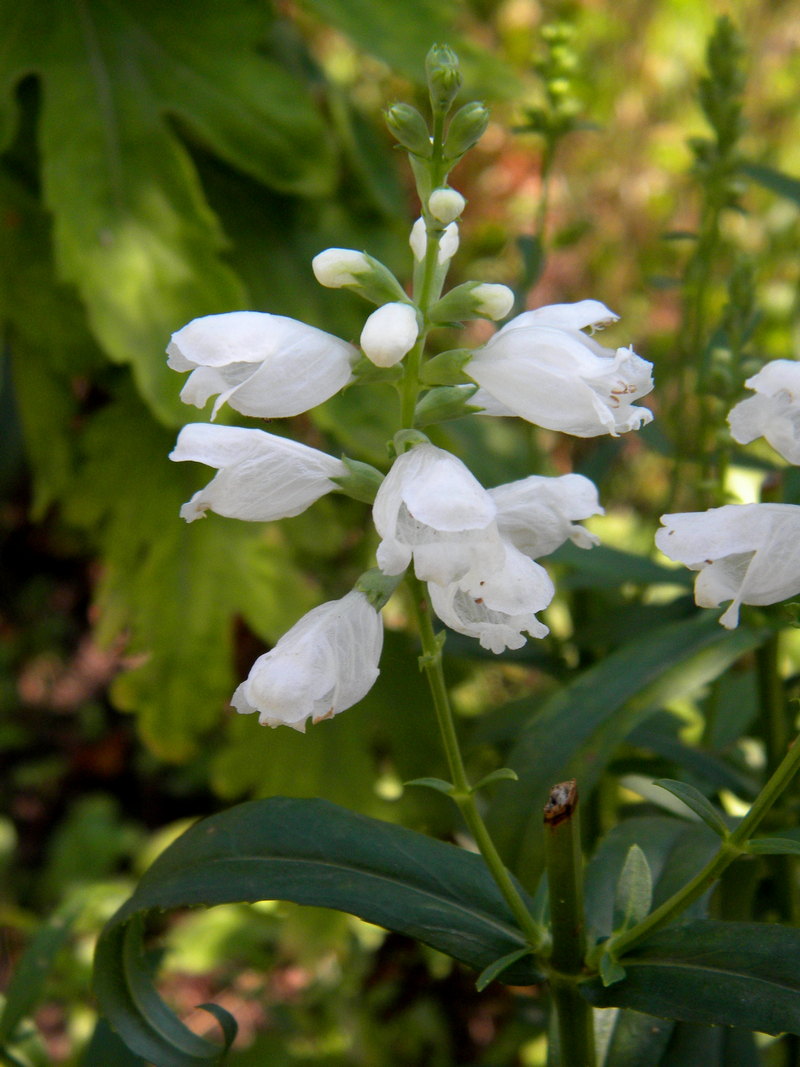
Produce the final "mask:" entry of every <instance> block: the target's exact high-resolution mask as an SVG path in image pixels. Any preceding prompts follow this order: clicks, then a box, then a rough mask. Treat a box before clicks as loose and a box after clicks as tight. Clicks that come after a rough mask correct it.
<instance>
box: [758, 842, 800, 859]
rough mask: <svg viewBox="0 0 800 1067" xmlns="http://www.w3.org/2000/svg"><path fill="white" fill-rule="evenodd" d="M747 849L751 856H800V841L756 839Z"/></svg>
mask: <svg viewBox="0 0 800 1067" xmlns="http://www.w3.org/2000/svg"><path fill="white" fill-rule="evenodd" d="M745 847H746V849H747V851H748V852H749V853H750V855H751V856H800V841H795V840H794V838H791V837H754V838H753V839H752V841H748V842H747V845H746V846H745Z"/></svg>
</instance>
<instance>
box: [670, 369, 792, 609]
mask: <svg viewBox="0 0 800 1067" xmlns="http://www.w3.org/2000/svg"><path fill="white" fill-rule="evenodd" d="M745 385H746V386H747V387H748V388H749V389H752V390H754V392H755V395H754V396H752V397H748V399H747V400H742V401H741V402H740V403H738V404H737V405H736V406H735V407H734V408H733V410H732V411H731V412H730V414H729V415H728V425H729V426H730V430H731V434H732V436H733V438H734V440H735V441H738V442H739V444H749V443H750V442H751V441H755V440H756V439H757V438H759V437H764V438H765V439H766V440H767V441H768V442H769V443H770V444H771V445H772V447H773V448H774V449H775V450H776V451H777V452H778V453H779V454H780V455H781V456H783V458H784V459H785V460H787V462H789V463H793V464H800V363H798V362H795V361H793V360H788V359H776V360H773V361H772V362H771V363H767V364H766V365H765V366H764V367H762V369H761V370H760V371H759V372H758V374H755V375H754V376H753V377H752V378H748V379H747V381H746V382H745ZM661 522H662V523H663V528H662V529H660V530H659V531H658V533H657V534H656V544H657V545H658V547H659V548H660V549H661V551H662V552H663V553H664V555H666V556H668V557H669V558H670V559H673V560H675V561H676V562H678V563H683V564H685V565H686V566H687V567H689V568H690V569H691V570H694V571H698V572H699V573H698V575H697V578H696V580H695V587H694V595H695V600H696V602H697V604H698V605H699V606H700V607H704V608H716V607H719V606H720V605H721V604H724V603H725V602H726V601H730V606H729V607H728V608H727V610H726V611H725V612H724V613H723V614H722V616H721V617H720V622H721V623H722V625H723V626H725V627H726V628H728V629H732V628H733V627H735V626H737V625H738V623H739V608H740V607H741V605H742V604H754V605H765V604H777V603H778V602H779V601H781V600H785V599H786V598H787V597H790V596H796V595H797V594H798V593H800V507H799V506H798V505H796V504H726V505H725V506H724V507H719V508H710V509H709V510H708V511H703V512H681V513H678V514H674V515H663V516H662V518H661Z"/></svg>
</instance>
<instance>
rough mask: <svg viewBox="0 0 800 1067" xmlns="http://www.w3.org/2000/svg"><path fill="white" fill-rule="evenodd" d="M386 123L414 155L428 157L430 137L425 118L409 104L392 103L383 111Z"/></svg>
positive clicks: (397, 138)
mask: <svg viewBox="0 0 800 1067" xmlns="http://www.w3.org/2000/svg"><path fill="white" fill-rule="evenodd" d="M384 117H385V119H386V125H387V126H388V127H389V130H390V131H391V133H392V135H393V136H394V137H395V138H396V140H398V141H399V142H400V144H401V145H402V146H403V148H407V149H408V151H409V152H413V154H414V155H415V156H421V157H422V158H423V159H429V158H430V154H431V137H430V132H429V130H428V126H427V123H426V122H425V119H424V118H423V117H422V115H420V113H419V111H417V109H416V108H415V107H412V106H411V105H410V104H403V103H400V104H392V106H391V107H390V108H389V109H388V110H387V111H386V113H385V116H384Z"/></svg>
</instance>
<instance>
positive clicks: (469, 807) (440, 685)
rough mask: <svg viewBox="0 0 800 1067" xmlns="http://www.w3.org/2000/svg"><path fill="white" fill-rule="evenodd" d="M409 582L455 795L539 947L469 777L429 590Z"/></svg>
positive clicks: (538, 930)
mask: <svg viewBox="0 0 800 1067" xmlns="http://www.w3.org/2000/svg"><path fill="white" fill-rule="evenodd" d="M406 583H407V585H408V586H409V589H410V592H411V602H412V606H413V611H414V614H415V616H416V620H417V626H418V628H419V635H420V640H421V643H422V656H421V657H420V665H421V667H422V669H423V670H424V671H425V674H426V677H427V679H428V685H429V686H430V690H431V695H432V697H433V704H434V708H435V709H436V718H437V721H438V723H439V731H440V733H441V737H442V744H443V746H444V750H445V755H446V756H447V763H448V766H449V768H450V777H451V779H452V784H453V786H454V791H453V793H452V794H451V795H452V797H453V800H454V801H455V802H456V804H457V805H458V808H459V811H460V812H461V815H462V817H463V819H464V822H465V823H466V824H467V828H468V829H469V832H470V833H471V834H472V837H473V840H474V841H475V844H476V845H477V847H478V851H479V852H480V854H481V856H482V857H483V860H484V862H485V863H486V866H487V867H488V868H489V872H490V874H491V876H492V878H493V879H494V881H495V883H496V884H497V887H498V889H499V890H500V892H501V893H502V894H503V897H504V898H505V901H506V903H507V904H508V906H509V908H510V909H511V912H512V914H513V915H514V918H515V919H516V920H517V923H518V925H519V928H520V930H522V932H523V933H524V934H525V937H526V939H527V941H528V944H529V945H530V946H531V948H532V949H538V948H539V947H540V946H541V945H542V943H543V942H544V940H545V931H544V930H543V929H542V927H541V926H540V925H539V923H537V922H536V920H535V919H534V918H533V916H532V915H531V914H530V912H529V911H528V909H527V907H526V906H525V903H524V902H523V900H522V897H521V896H520V893H519V891H518V889H517V887H516V886H515V884H514V881H513V879H512V878H511V875H510V874H509V873H508V870H507V869H506V866H505V864H504V863H503V861H502V859H501V858H500V854H499V853H498V851H497V848H496V846H495V843H494V841H493V840H492V838H491V835H490V834H489V831H488V829H487V827H486V823H485V822H484V821H483V818H482V817H481V814H480V812H479V811H478V806H477V804H476V803H475V796H474V794H473V792H472V788H471V786H470V783H469V779H468V778H467V772H466V769H465V767H464V760H463V758H462V756H461V749H460V747H459V744H458V736H457V734H456V729H455V722H454V721H453V712H452V709H451V707H450V698H449V695H448V692H447V685H446V683H445V680H444V671H443V669H442V642H441V640H440V639H439V638H438V637H437V635H436V634H435V633H434V629H433V623H432V621H431V608H430V602H429V600H428V593H427V590H426V589H425V586H424V585H423V583H422V582H420V581H419V579H418V578H415V577H413V576H411V575H407V576H406Z"/></svg>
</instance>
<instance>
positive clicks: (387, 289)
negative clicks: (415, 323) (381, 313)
mask: <svg viewBox="0 0 800 1067" xmlns="http://www.w3.org/2000/svg"><path fill="white" fill-rule="evenodd" d="M311 268H312V270H313V271H314V277H315V278H316V279H317V281H318V282H319V284H320V285H324V286H325V287H326V288H327V289H351V290H352V291H353V292H354V293H358V295H359V296H363V297H364V299H365V300H369V301H371V302H372V303H373V304H385V303H387V302H389V301H392V300H407V299H408V297H407V296H406V293H405V290H404V289H403V287H402V285H401V284H400V282H399V281H398V280H397V278H395V276H394V275H393V274H392V272H391V271H390V270H389V268H388V267H385V266H384V265H383V263H381V262H380V260H377V259H375V258H374V256H370V255H369V254H368V253H367V252H358V251H356V249H354V248H326V249H325V250H324V251H323V252H319V253H317V255H316V256H314V258H313V259H312V260H311Z"/></svg>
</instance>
